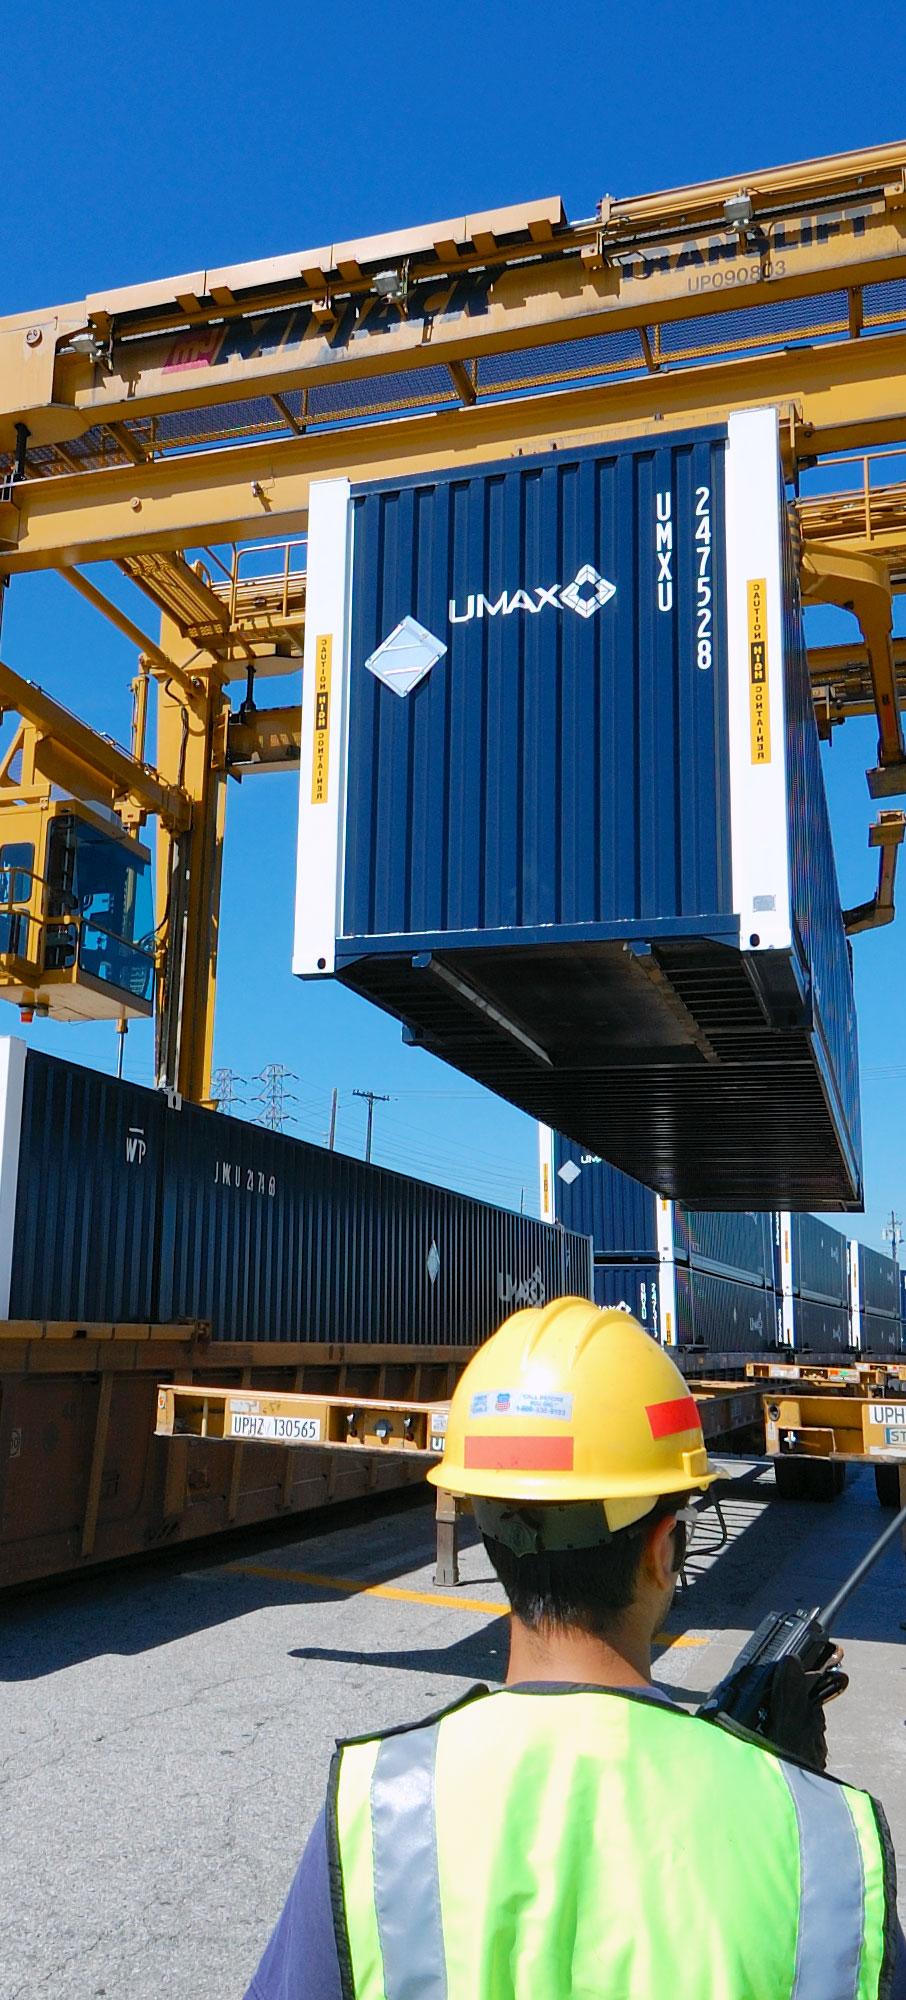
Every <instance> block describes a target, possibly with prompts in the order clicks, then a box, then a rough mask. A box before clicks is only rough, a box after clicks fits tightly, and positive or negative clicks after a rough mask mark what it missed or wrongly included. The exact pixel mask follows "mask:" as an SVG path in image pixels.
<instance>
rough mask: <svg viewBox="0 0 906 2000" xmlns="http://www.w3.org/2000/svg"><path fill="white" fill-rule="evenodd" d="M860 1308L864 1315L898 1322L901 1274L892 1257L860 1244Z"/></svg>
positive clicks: (865, 1244)
mask: <svg viewBox="0 0 906 2000" xmlns="http://www.w3.org/2000/svg"><path fill="white" fill-rule="evenodd" d="M859 1304H860V1306H861V1308H862V1311H863V1313H866V1312H868V1313H881V1314H883V1315H885V1316H886V1315H890V1316H891V1317H896V1318H899V1313H900V1273H899V1267H898V1266H897V1265H896V1264H895V1263H894V1260H893V1258H892V1257H888V1256H886V1255H885V1253H884V1251H883V1250H874V1249H872V1248H871V1247H870V1246H869V1245H868V1244H867V1243H860V1244H859Z"/></svg>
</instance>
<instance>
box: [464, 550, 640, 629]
mask: <svg viewBox="0 0 906 2000" xmlns="http://www.w3.org/2000/svg"><path fill="white" fill-rule="evenodd" d="M616 594H617V586H616V584H615V583H609V582H608V580H607V578H606V576H601V574H600V572H599V571H598V570H596V569H595V568H594V566H593V565H592V564H591V563H583V564H582V567H581V569H578V570H577V571H576V574H575V576H574V577H573V580H572V583H567V584H562V583H552V584H549V585H547V586H545V585H543V584H536V585H535V587H534V589H532V590H523V589H521V588H520V589H519V590H512V591H510V590H502V591H501V593H500V596H499V597H496V598H490V597H487V596H486V595H485V593H484V591H474V590H470V591H469V594H468V596H467V598H466V601H465V605H464V606H462V607H460V606H457V603H456V599H455V597H451V599H450V603H449V617H450V624H451V625H469V624H471V622H472V620H473V619H474V618H512V616H513V613H514V612H515V611H522V612H527V613H528V614H529V616H530V617H532V618H536V617H537V616H538V614H539V612H541V611H548V610H549V611H574V612H575V613H576V616H577V617H578V618H593V617H594V615H595V612H596V611H600V610H602V609H603V606H604V605H605V604H609V603H610V600H611V598H612V597H615V596H616Z"/></svg>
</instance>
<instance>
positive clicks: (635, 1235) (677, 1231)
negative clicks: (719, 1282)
mask: <svg viewBox="0 0 906 2000" xmlns="http://www.w3.org/2000/svg"><path fill="white" fill-rule="evenodd" d="M538 1148H539V1170H540V1202H541V1215H542V1218H543V1219H544V1220H545V1221H547V1222H560V1223H562V1225H563V1227H564V1229H577V1230H579V1232H580V1233H581V1235H583V1236H590V1237H591V1239H592V1244H593V1247H594V1254H595V1256H596V1257H608V1258H616V1259H623V1260H625V1261H626V1262H628V1263H631V1262H633V1261H634V1260H635V1259H636V1258H640V1259H642V1260H643V1261H644V1260H646V1259H655V1260H656V1259H657V1258H658V1257H660V1256H665V1257H679V1259H680V1260H681V1261H685V1248H684V1230H683V1225H682V1219H681V1217H682V1211H679V1212H677V1209H676V1207H675V1205H674V1203H673V1202H670V1201H664V1200H663V1199H662V1197H661V1196H659V1195H656V1194H654V1193H653V1192H652V1190H651V1188H647V1187H643V1186H642V1184H641V1182H640V1181H634V1180H632V1179H631V1178H630V1176H629V1175H628V1174H621V1172H620V1169H619V1167H612V1166H611V1165H610V1162H609V1161H608V1160H602V1159H601V1157H600V1154H598V1153H589V1152H587V1151H586V1149H585V1148H584V1147H583V1146H577V1145H575V1144H574V1143H573V1141H572V1140H571V1139H564V1137H563V1135H562V1133H560V1132H551V1130H550V1127H549V1126H547V1125H540V1126H539V1128H538Z"/></svg>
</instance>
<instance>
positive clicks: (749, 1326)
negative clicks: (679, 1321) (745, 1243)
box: [689, 1266, 777, 1354]
mask: <svg viewBox="0 0 906 2000" xmlns="http://www.w3.org/2000/svg"><path fill="white" fill-rule="evenodd" d="M689 1280H690V1289H691V1296H692V1326H693V1339H694V1344H695V1346H696V1347H705V1348H707V1349H708V1350H709V1352H710V1353H712V1354H745V1353H753V1354H754V1353H758V1352H759V1351H760V1350H761V1349H763V1348H767V1347H773V1346H774V1345H775V1343H776V1341H777V1309H776V1300H775V1295H774V1292H773V1291H768V1290H766V1289H765V1288H762V1287H759V1286H756V1285H744V1284H741V1283H740V1282H739V1281H738V1280H737V1279H735V1278H720V1277H717V1276H716V1275H715V1274H714V1273H713V1272H711V1271H697V1270H696V1269H695V1267H694V1266H690V1271H689Z"/></svg>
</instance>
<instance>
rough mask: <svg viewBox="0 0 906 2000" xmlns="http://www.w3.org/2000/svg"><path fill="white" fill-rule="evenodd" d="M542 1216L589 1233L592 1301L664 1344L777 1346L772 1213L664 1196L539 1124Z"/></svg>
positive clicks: (725, 1348)
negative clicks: (630, 1317) (628, 1316)
mask: <svg viewBox="0 0 906 2000" xmlns="http://www.w3.org/2000/svg"><path fill="white" fill-rule="evenodd" d="M540 1152H541V1212H542V1216H544V1217H550V1218H551V1219H553V1220H556V1221H557V1222H559V1223H561V1224H562V1226H563V1227H564V1228H566V1229H569V1230H573V1231H581V1233H582V1234H587V1235H590V1236H591V1239H592V1244H593V1248H594V1285H595V1297H596V1299H597V1300H598V1302H599V1304H601V1305H619V1306H624V1307H625V1308H626V1309H627V1310H628V1311H629V1312H632V1313H634V1314H635V1315H636V1317H637V1318H638V1319H640V1320H641V1322H642V1325H643V1326H646V1327H648V1329H649V1331H650V1332H651V1333H652V1334H654V1335H655V1337H656V1338H657V1339H659V1340H661V1341H663V1343H664V1345H665V1346H667V1347H683V1348H698V1349H701V1350H705V1351H708V1352H711V1353H758V1352H760V1351H762V1350H764V1349H765V1348H770V1347H773V1346H774V1345H775V1343H776V1341H777V1337H778V1333H777V1309H776V1299H775V1282H774V1249H773V1216H772V1215H770V1214H768V1213H765V1212H762V1211H760V1210H756V1211H746V1212H738V1211H733V1212H732V1213H726V1214H724V1213H718V1212H714V1211H711V1210H704V1209H690V1208H685V1207H684V1206H683V1205H682V1204H681V1203H679V1202H672V1201H667V1200H665V1199H663V1198H662V1197H661V1196H660V1195H656V1194H654V1193H653V1192H652V1190H651V1188H646V1187H643V1186H642V1184H641V1183H640V1182H639V1181H634V1180H632V1179H630V1177H629V1176H628V1175H627V1174H622V1173H620V1171H619V1169H618V1168H616V1167H612V1166H610V1165H609V1164H608V1162H607V1161H606V1160H602V1159H599V1158H598V1157H597V1155H596V1154H593V1153H589V1152H586V1151H584V1150H583V1149H582V1148H581V1147H579V1146H575V1145H574V1144H573V1143H572V1141H571V1140H569V1139H565V1138H563V1136H562V1135H561V1134H560V1133H552V1132H551V1131H550V1130H549V1128H548V1127H546V1126H542V1127H541V1128H540Z"/></svg>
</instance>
